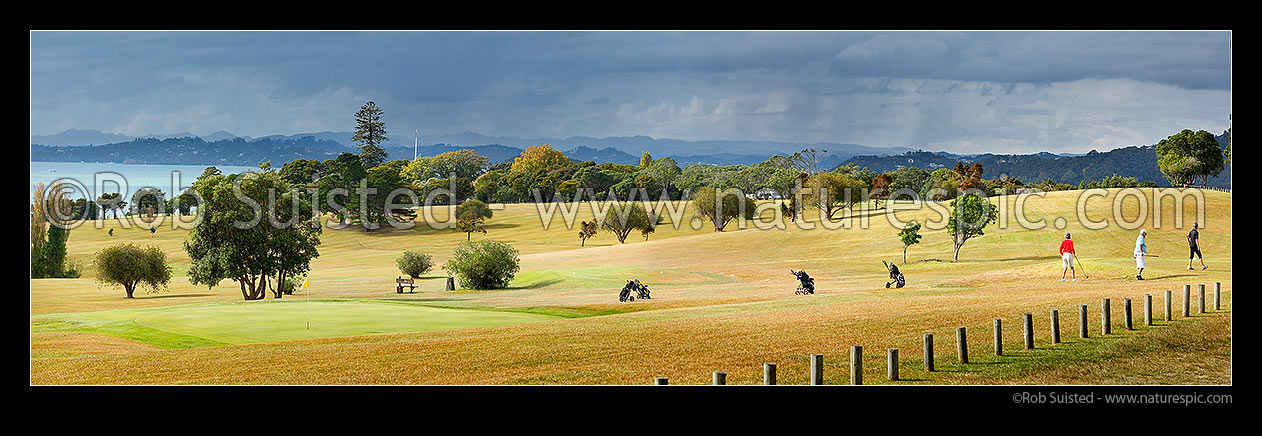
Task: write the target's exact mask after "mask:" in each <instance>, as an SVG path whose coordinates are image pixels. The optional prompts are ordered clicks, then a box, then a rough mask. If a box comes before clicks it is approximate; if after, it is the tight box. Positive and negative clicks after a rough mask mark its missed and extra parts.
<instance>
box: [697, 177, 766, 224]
mask: <svg viewBox="0 0 1262 436" xmlns="http://www.w3.org/2000/svg"><path fill="white" fill-rule="evenodd" d="M692 206H693V208H694V210H696V216H698V217H700V218H702V219H705V220H707V221H709V222H710V223H712V224H714V231H716V232H721V231H723V228H724V227H727V224H728V223H729V222H731V221H732V220H734V219H737V218H744V219H746V220H752V219H754V210H755V209H757V208H758V203H757V202H755V201H754V200H753V199H751V198H749V197H746V196H744V195H741V194H739V193H733V192H724V190H722V189H719V188H715V187H713V186H707V187H702V188H700V189H698V190H697V191H696V192H695V193H693V196H692Z"/></svg>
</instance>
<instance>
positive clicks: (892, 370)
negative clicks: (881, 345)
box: [654, 282, 1222, 385]
mask: <svg viewBox="0 0 1262 436" xmlns="http://www.w3.org/2000/svg"><path fill="white" fill-rule="evenodd" d="M1197 287H1198V289H1199V297H1200V298H1199V299H1198V300H1199V308H1200V313H1205V285H1204V284H1198V285H1197ZM1171 296H1172V293H1171V291H1166V295H1165V297H1166V298H1165V320H1166V321H1170V320H1171V319H1172V317H1171V310H1170V309H1171V307H1172V301H1171ZM1191 297H1192V285H1186V284H1185V285H1183V316H1184V317H1185V318H1187V317H1191V316H1192V312H1191V307H1192V306H1191V299H1192V298H1191ZM1109 302H1110V300H1109V299H1108V298H1105V299H1101V300H1100V310H1101V312H1100V314H1101V316H1100V327H1101V332H1103V333H1104V334H1105V335H1109V334H1112V319H1111V316H1112V310H1110V307H1109ZM1214 310H1222V283H1221V282H1214ZM1122 313H1123V317H1124V321H1125V322H1124V324H1125V326H1126V329H1127V330H1134V329H1135V328H1134V326H1133V325H1132V324H1131V299H1130V298H1126V299H1123V301H1122ZM1022 321H1023V322H1022V327H1023V328H1022V336H1023V339H1024V345H1025V349H1027V350H1033V349H1034V315H1033V314H1029V313H1026V314H1022ZM1152 323H1153V315H1152V294H1144V325H1147V326H1151V325H1152ZM1087 325H1088V323H1087V305H1085V304H1082V305H1079V306H1078V335H1079V336H1080V337H1082V338H1084V339H1086V338H1088V337H1089V333H1088V332H1087V330H1088V329H1087ZM994 329H995V331H994V339H995V342H994V344H995V355H996V356H1002V355H1003V320H1001V319H999V318H995V320H994ZM1051 333H1052V343H1053V344H1059V343H1060V311H1059V310H1057V309H1052V311H1051ZM955 344H956V345H955V346H956V348H955V351H956V356H957V357H958V358H959V362H960V363H968V331H967V329H965V328H964V327H959V328H956V329H955ZM924 353H925V355H924V367H925V371H926V372H933V333H925V336H924ZM886 367H887V369H886V378H888V379H889V380H890V381H898V380H899V375H898V349H897V348H890V349H888V350H886ZM762 374H763V375H762V378H763V384H764V385H774V384H776V364H774V363H764V364H763V372H762ZM712 381H713V383H714V384H715V385H726V384H727V373H726V372H723V371H715V372H714V374H713V379H712ZM809 383H810V384H812V385H822V384H824V355H823V354H812V355H811V357H810V380H809ZM654 384H657V385H666V384H669V380H668V379H667V378H666V377H657V378H656V379H654ZM850 384H852V385H861V384H863V346H862V345H852V346H850Z"/></svg>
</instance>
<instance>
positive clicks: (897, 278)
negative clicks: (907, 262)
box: [881, 260, 907, 288]
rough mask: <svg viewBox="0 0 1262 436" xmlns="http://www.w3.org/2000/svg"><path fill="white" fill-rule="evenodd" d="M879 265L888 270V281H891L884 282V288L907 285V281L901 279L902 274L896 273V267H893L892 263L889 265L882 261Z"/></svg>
mask: <svg viewBox="0 0 1262 436" xmlns="http://www.w3.org/2000/svg"><path fill="white" fill-rule="evenodd" d="M881 263H883V264H885V269H887V270H889V272H890V279H892V281H889V282H885V287H886V288H888V287H890V286H891V285H893V286H894V287H895V288H901V287H903V286H905V285H907V280H906V279H904V278H903V273H902V272H899V271H898V266H897V265H894V264H893V263H890V262H886V261H884V260H882V261H881Z"/></svg>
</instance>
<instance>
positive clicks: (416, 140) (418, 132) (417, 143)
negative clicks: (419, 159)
mask: <svg viewBox="0 0 1262 436" xmlns="http://www.w3.org/2000/svg"><path fill="white" fill-rule="evenodd" d="M420 146H421V129H416V136H414V137H412V160H416V151H417V149H419V148H420Z"/></svg>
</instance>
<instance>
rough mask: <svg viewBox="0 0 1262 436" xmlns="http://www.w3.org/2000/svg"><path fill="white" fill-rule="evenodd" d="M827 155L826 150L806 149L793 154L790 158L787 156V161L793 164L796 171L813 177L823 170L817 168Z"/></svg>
mask: <svg viewBox="0 0 1262 436" xmlns="http://www.w3.org/2000/svg"><path fill="white" fill-rule="evenodd" d="M827 153H828V150H817V149H814V148H808V149H805V150H802V151H799V152H797V153H793V155H792V156H789V159H790V161H791V162H793V166H794V167H795V168H797V169H798V171H800V172H804V173H806V174H807V175H815V174H819V173H820V172H822V171H823V169H822V168H820V167H819V163H820V162H821V161H823V160H824V157H825V156H826V155H827Z"/></svg>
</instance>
